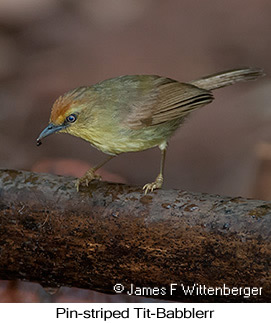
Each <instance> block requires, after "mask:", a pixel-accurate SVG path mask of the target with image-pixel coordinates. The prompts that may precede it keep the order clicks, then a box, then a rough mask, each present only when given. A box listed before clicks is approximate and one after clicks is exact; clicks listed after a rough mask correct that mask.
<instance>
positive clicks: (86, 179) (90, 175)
mask: <svg viewBox="0 0 271 323" xmlns="http://www.w3.org/2000/svg"><path fill="white" fill-rule="evenodd" d="M114 157H115V156H109V157H107V158H106V159H105V160H104V161H103V162H101V163H100V164H98V165H96V166H94V167H92V168H90V169H89V170H88V171H87V172H86V173H85V174H84V175H83V176H82V177H80V178H78V179H77V181H76V183H75V186H76V189H77V192H79V187H80V185H81V184H85V185H86V186H88V184H89V183H90V182H91V181H93V180H95V179H97V180H101V176H100V175H97V174H95V172H96V171H97V170H98V169H99V168H101V167H102V166H103V165H105V164H106V163H107V162H109V160H111V159H112V158H114Z"/></svg>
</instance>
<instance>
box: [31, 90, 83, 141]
mask: <svg viewBox="0 0 271 323" xmlns="http://www.w3.org/2000/svg"><path fill="white" fill-rule="evenodd" d="M88 91H89V88H88V87H80V88H77V89H75V90H72V91H70V92H67V93H65V94H64V95H63V96H61V97H59V98H58V99H57V100H56V101H55V103H54V105H53V107H52V111H51V116H50V121H49V124H48V126H47V127H46V128H45V129H44V130H43V131H42V132H41V133H40V135H39V137H38V139H37V145H38V146H39V145H40V144H41V139H43V138H45V137H47V136H49V135H51V134H53V133H56V132H68V133H76V132H77V131H78V129H79V128H80V127H81V125H82V123H83V121H84V120H85V117H84V115H85V114H86V113H84V111H85V110H86V108H87V107H88V105H87V101H89V100H88V95H87V94H88Z"/></svg>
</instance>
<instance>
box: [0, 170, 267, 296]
mask: <svg viewBox="0 0 271 323" xmlns="http://www.w3.org/2000/svg"><path fill="white" fill-rule="evenodd" d="M0 278H1V279H9V280H12V279H23V280H28V281H34V282H39V283H40V284H42V285H43V286H45V287H48V286H50V287H57V286H72V287H80V288H88V289H92V290H96V291H100V292H106V293H114V291H113V286H114V285H115V284H116V283H121V284H123V286H124V287H125V290H124V291H123V293H126V291H127V290H129V289H130V287H131V284H134V286H137V287H143V286H144V287H158V289H154V291H155V292H154V291H152V292H151V290H150V289H149V290H148V291H147V292H145V293H147V294H149V296H152V297H158V298H165V299H171V300H176V301H184V302H187V301H195V302H198V301H206V302H220V301H238V302H239V301H241V302H242V301H250V302H253V301H257V302H259V301H262V302H263V301H265V302H267V301H271V203H270V202H267V201H258V200H249V199H245V198H241V197H235V198H232V197H222V196H218V195H209V194H202V193H190V192H186V191H181V190H159V191H155V192H154V193H152V194H148V195H144V194H143V193H142V189H141V188H140V187H130V186H127V185H122V184H110V183H104V182H93V183H91V184H90V186H89V187H88V188H83V189H82V190H81V191H80V192H79V193H77V192H76V189H75V186H74V178H69V177H61V176H55V175H49V174H36V173H30V172H24V171H15V170H2V171H0ZM173 283H175V284H178V286H175V285H174V286H175V287H174V288H177V290H176V291H173V292H172V295H170V284H173ZM181 284H183V286H184V287H186V286H190V287H191V286H192V285H193V284H199V285H205V286H206V287H221V286H223V285H224V284H225V285H226V286H227V287H230V288H231V287H238V288H240V287H246V286H249V287H262V291H261V295H258V296H250V297H248V298H244V297H243V296H240V295H229V296H220V295H213V296H212V295H195V294H194V295H185V293H184V292H183V289H182V285H181ZM162 287H165V289H166V295H163V292H162V289H161V288H162ZM157 291H158V292H157ZM139 293H140V292H139ZM157 294H158V295H157ZM144 296H148V295H146V294H144Z"/></svg>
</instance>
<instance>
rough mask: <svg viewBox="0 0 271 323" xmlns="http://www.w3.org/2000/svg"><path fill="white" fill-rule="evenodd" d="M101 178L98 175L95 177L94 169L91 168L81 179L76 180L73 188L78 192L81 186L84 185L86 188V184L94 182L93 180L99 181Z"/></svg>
mask: <svg viewBox="0 0 271 323" xmlns="http://www.w3.org/2000/svg"><path fill="white" fill-rule="evenodd" d="M101 179H102V177H101V176H100V175H97V174H95V169H93V168H91V169H89V170H88V171H87V172H86V173H85V175H83V176H82V177H80V178H78V179H77V181H76V183H75V187H76V189H77V192H79V189H80V186H81V185H85V186H88V184H89V183H90V182H91V181H94V180H99V181H100V180H101Z"/></svg>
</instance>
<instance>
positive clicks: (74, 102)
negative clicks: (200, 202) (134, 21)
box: [37, 68, 264, 194]
mask: <svg viewBox="0 0 271 323" xmlns="http://www.w3.org/2000/svg"><path fill="white" fill-rule="evenodd" d="M263 75H264V74H263V71H262V69H259V68H240V69H234V70H230V71H225V72H221V73H218V74H213V75H209V76H206V77H203V78H200V79H198V80H195V81H191V82H188V83H181V82H178V81H176V80H173V79H170V78H166V77H161V76H157V75H125V76H119V77H116V78H111V79H108V80H105V81H102V82H100V83H97V84H95V85H92V86H82V87H78V88H76V89H74V90H71V91H69V92H67V93H65V94H64V95H62V96H60V97H59V98H58V99H57V100H56V101H55V103H54V105H53V108H52V111H51V116H50V121H49V125H48V126H47V127H46V128H45V129H44V130H43V131H42V132H41V134H40V135H39V137H38V139H37V145H38V146H39V145H40V144H41V139H43V138H45V137H47V136H48V135H51V134H53V133H56V132H60V133H69V134H71V135H73V136H77V137H80V138H82V139H85V140H86V141H89V142H90V143H91V144H92V145H93V146H94V147H96V148H97V149H99V150H101V151H102V152H104V153H106V154H108V155H109V157H108V158H107V159H106V160H104V161H103V162H102V163H100V164H99V165H97V166H95V167H93V168H91V169H89V170H88V171H87V172H86V173H85V175H84V176H82V177H81V178H79V179H78V180H77V182H76V188H77V191H79V188H80V186H81V185H86V186H88V184H89V182H90V181H92V180H94V179H101V178H100V176H99V175H97V174H96V171H97V170H98V169H99V168H100V167H102V166H103V165H104V164H105V163H107V162H108V161H109V160H111V159H112V158H113V157H115V156H117V155H119V154H121V153H125V152H134V151H141V150H146V149H149V148H152V147H156V146H158V147H159V148H160V150H161V153H162V157H161V163H160V172H159V174H158V176H157V177H156V179H155V181H154V182H152V183H149V184H146V185H145V186H144V187H143V190H144V191H145V194H146V193H148V192H149V191H151V192H152V191H153V190H154V189H158V188H161V187H162V184H163V180H164V177H163V172H164V165H165V157H166V149H167V144H168V140H169V138H170V137H171V136H172V134H173V133H174V132H175V130H176V129H177V128H178V127H179V126H180V124H182V123H183V122H184V121H185V119H186V117H187V116H188V115H189V114H190V113H191V112H192V111H194V110H195V109H198V108H200V107H202V106H204V105H206V104H208V103H210V102H212V101H213V99H214V98H213V95H212V93H211V90H215V89H218V88H221V87H224V86H227V85H231V84H234V83H236V82H239V81H247V80H254V79H256V78H258V77H260V76H263Z"/></svg>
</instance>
